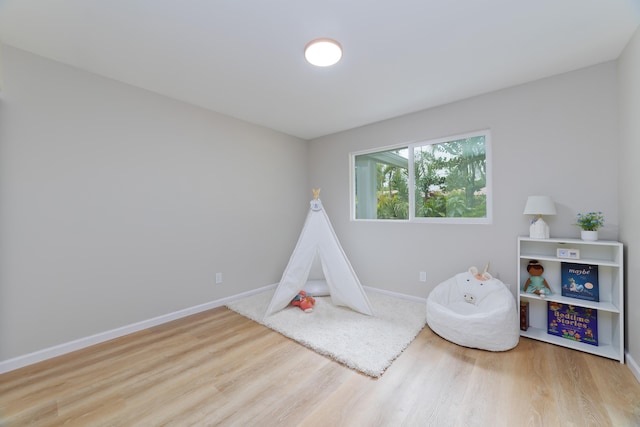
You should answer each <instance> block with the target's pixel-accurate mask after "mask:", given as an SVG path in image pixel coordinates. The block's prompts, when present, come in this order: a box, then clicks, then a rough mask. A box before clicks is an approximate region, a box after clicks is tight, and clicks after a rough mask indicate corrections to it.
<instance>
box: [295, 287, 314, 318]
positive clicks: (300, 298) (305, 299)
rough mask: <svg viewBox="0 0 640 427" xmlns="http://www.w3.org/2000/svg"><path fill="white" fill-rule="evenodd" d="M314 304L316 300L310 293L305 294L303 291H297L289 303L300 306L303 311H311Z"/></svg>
mask: <svg viewBox="0 0 640 427" xmlns="http://www.w3.org/2000/svg"><path fill="white" fill-rule="evenodd" d="M315 304H316V300H315V299H314V298H313V297H312V296H311V295H307V293H306V292H305V291H300V292H298V295H296V296H295V297H294V298H293V299H292V300H291V305H295V306H296V307H300V310H302V311H304V312H305V313H311V312H312V311H313V306H314V305H315Z"/></svg>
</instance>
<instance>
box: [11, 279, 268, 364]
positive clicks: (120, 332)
mask: <svg viewBox="0 0 640 427" xmlns="http://www.w3.org/2000/svg"><path fill="white" fill-rule="evenodd" d="M276 286H277V284H273V285H267V286H263V287H261V288H258V289H254V290H251V291H248V292H244V293H241V294H238V295H233V296H230V297H226V298H221V299H218V300H215V301H211V302H208V303H205V304H200V305H196V306H194V307H189V308H185V309H183V310H179V311H175V312H173V313H169V314H164V315H162V316H158V317H154V318H152V319H148V320H143V321H141V322H137V323H132V324H130V325H126V326H122V327H120V328H116V329H112V330H110V331H105V332H101V333H98V334H95V335H91V336H88V337H84V338H80V339H77V340H74V341H70V342H67V343H64V344H59V345H56V346H53V347H49V348H45V349H42V350H38V351H35V352H33V353H29V354H25V355H24V356H18V357H15V358H13V359H8V360H4V361H2V362H0V374H3V373H5V372H9V371H13V370H16V369H19V368H23V367H25V366H28V365H32V364H34V363H38V362H42V361H45V360H47V359H51V358H54V357H57V356H61V355H63V354H67V353H71V352H72V351H76V350H81V349H83V348H86V347H89V346H92V345H96V344H99V343H102V342H105V341H109V340H112V339H114V338H119V337H123V336H125V335H129V334H132V333H134V332H138V331H141V330H144V329H148V328H151V327H153V326H157V325H161V324H163V323H167V322H171V321H172V320H177V319H181V318H183V317H187V316H190V315H192V314H196V313H200V312H202V311H206V310H210V309H212V308H216V307H221V306H223V305H226V304H228V303H230V302H232V301H235V300H237V299H241V298H244V297H247V296H249V295H253V294H257V293H259V292H264V291H266V290H268V289H271V288H274V287H276Z"/></svg>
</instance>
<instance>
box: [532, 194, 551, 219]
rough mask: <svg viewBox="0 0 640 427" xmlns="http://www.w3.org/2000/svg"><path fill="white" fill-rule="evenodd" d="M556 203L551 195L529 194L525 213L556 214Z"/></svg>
mask: <svg viewBox="0 0 640 427" xmlns="http://www.w3.org/2000/svg"><path fill="white" fill-rule="evenodd" d="M555 214H556V205H555V203H553V200H551V197H549V196H529V198H528V199H527V205H526V206H525V207H524V215H555Z"/></svg>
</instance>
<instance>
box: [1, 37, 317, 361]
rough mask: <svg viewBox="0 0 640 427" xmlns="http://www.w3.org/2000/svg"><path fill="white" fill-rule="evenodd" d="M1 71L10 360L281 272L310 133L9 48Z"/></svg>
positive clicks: (6, 354) (4, 300)
mask: <svg viewBox="0 0 640 427" xmlns="http://www.w3.org/2000/svg"><path fill="white" fill-rule="evenodd" d="M3 80H4V84H3V91H2V92H0V200H1V203H0V236H1V238H0V239H1V240H0V361H2V360H6V359H9V358H13V357H16V356H20V355H24V354H27V353H30V352H34V351H36V350H40V349H44V348H47V347H50V346H54V345H57V344H61V343H65V342H68V341H71V340H74V339H78V338H82V337H86V336H89V335H92V334H96V333H99V332H103V331H106V330H111V329H114V328H118V327H120V326H123V325H128V324H131V323H134V322H138V321H142V320H146V319H150V318H153V317H155V316H159V315H164V314H166V313H170V312H174V311H177V310H181V309H184V308H187V307H192V306H195V305H198V304H202V303H206V302H209V301H212V300H215V299H219V298H222V297H225V296H229V295H234V294H238V293H240V292H244V291H247V290H250V289H255V288H257V287H260V286H264V285H268V284H272V283H275V282H277V281H278V280H279V278H280V276H281V274H282V271H283V270H284V267H285V265H286V262H287V260H288V258H289V255H290V253H291V250H292V249H293V247H294V245H295V242H296V239H297V236H298V233H299V231H300V229H301V227H302V223H303V221H304V218H305V214H306V211H307V208H308V204H307V202H308V200H309V199H310V197H311V193H310V187H309V186H308V185H307V155H308V148H307V143H306V142H304V141H301V140H299V139H296V138H293V137H290V136H287V135H283V134H280V133H276V132H274V131H271V130H268V129H264V128H261V127H258V126H254V125H251V124H247V123H244V122H241V121H238V120H235V119H231V118H228V117H225V116H222V115H219V114H215V113H212V112H208V111H205V110H202V109H199V108H196V107H192V106H189V105H186V104H183V103H180V102H177V101H173V100H170V99H168V98H165V97H162V96H159V95H156V94H153V93H150V92H146V91H143V90H139V89H137V88H134V87H130V86H127V85H123V84H120V83H117V82H114V81H111V80H108V79H104V78H101V77H98V76H95V75H92V74H89V73H86V72H83V71H79V70H77V69H73V68H70V67H67V66H64V65H61V64H58V63H55V62H52V61H49V60H46V59H44V58H40V57H37V56H34V55H31V54H28V53H26V52H23V51H20V50H17V49H14V48H11V47H9V46H3ZM216 272H222V273H223V284H222V285H219V286H216V285H214V278H215V273H216Z"/></svg>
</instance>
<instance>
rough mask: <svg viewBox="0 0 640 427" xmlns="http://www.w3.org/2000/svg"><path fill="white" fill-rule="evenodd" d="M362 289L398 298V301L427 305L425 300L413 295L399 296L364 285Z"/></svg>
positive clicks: (398, 294) (399, 294) (396, 293)
mask: <svg viewBox="0 0 640 427" xmlns="http://www.w3.org/2000/svg"><path fill="white" fill-rule="evenodd" d="M362 287H363V288H365V289H366V290H367V291H371V292H376V293H379V294H383V295H388V296H391V297H395V298H399V299H406V300H409V301H415V302H423V303H425V304H426V303H427V299H426V298H422V297H417V296H414V295H407V294H401V293H398V292H393V291H387V290H385V289H378V288H370V287H369V286H364V285H363V286H362Z"/></svg>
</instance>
